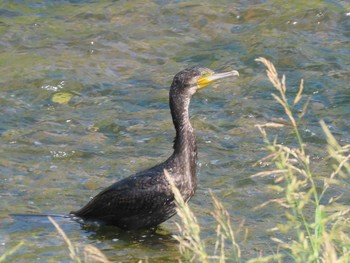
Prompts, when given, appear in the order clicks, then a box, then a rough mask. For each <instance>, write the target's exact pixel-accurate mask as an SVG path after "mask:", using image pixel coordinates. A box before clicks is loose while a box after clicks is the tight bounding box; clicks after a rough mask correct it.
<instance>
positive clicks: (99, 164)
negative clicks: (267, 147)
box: [0, 0, 350, 262]
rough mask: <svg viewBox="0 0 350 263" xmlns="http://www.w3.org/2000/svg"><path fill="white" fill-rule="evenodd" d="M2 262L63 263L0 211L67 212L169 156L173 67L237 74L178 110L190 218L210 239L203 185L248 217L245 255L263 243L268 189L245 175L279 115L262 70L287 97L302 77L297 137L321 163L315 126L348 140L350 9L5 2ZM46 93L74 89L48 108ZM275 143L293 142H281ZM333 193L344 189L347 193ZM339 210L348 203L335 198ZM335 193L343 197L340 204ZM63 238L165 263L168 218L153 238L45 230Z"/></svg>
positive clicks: (0, 24)
mask: <svg viewBox="0 0 350 263" xmlns="http://www.w3.org/2000/svg"><path fill="white" fill-rule="evenodd" d="M0 34H1V37H0V49H1V53H0V65H1V79H0V85H1V90H0V109H1V113H2V114H1V115H0V123H1V125H0V132H1V136H0V144H1V147H0V182H1V192H0V197H1V203H0V218H1V221H0V228H1V230H0V241H1V244H0V253H3V252H4V251H7V250H9V249H10V248H12V247H14V246H15V245H16V244H18V243H19V242H20V241H24V242H25V244H24V246H23V247H22V248H21V249H20V250H19V251H18V252H16V253H15V254H14V255H12V256H11V260H14V261H15V262H33V261H35V262H47V261H48V260H51V261H62V262H68V261H69V257H68V252H67V251H68V250H67V247H66V245H65V243H64V241H63V240H62V239H61V238H60V237H59V236H58V234H57V233H56V231H55V229H54V228H53V226H52V225H51V224H50V223H49V222H48V221H47V220H44V219H40V220H38V219H35V220H33V219H26V220H14V219H11V218H9V216H8V214H9V213H56V214H65V213H67V212H69V211H71V210H74V209H77V208H79V207H80V206H82V205H83V204H85V203H86V201H87V200H88V199H89V197H91V196H93V195H94V194H96V193H97V192H98V191H99V190H101V189H102V188H103V187H105V186H108V185H109V184H111V183H112V182H114V181H116V180H119V179H121V178H123V177H126V176H128V175H130V174H131V173H134V172H136V171H139V170H142V169H144V168H146V167H150V166H152V165H154V164H157V163H159V162H161V161H163V160H164V159H166V158H167V157H168V156H169V155H170V154H171V142H172V139H173V136H174V131H173V128H172V124H171V120H170V115H169V110H168V104H167V96H168V87H169V85H170V83H171V80H172V77H173V76H174V75H175V74H176V73H177V72H178V71H180V70H181V69H183V68H185V67H188V66H193V65H202V66H205V67H209V68H212V69H214V70H218V71H220V70H231V69H236V70H238V71H239V72H240V74H241V76H240V78H239V79H238V80H234V81H230V80H225V81H223V82H221V83H220V84H215V85H212V86H210V87H207V88H206V89H203V90H202V91H201V92H199V94H196V96H195V98H194V99H193V101H192V103H191V115H192V123H193V126H194V127H195V129H196V133H197V139H198V148H199V169H198V170H199V171H198V177H199V186H198V190H197V192H196V195H195V197H194V198H193V199H192V200H191V207H192V209H193V211H194V212H195V214H196V215H197V216H198V219H199V222H200V223H202V224H203V230H202V235H203V238H205V240H206V242H207V244H208V245H209V246H210V245H212V244H213V242H214V239H215V236H214V229H213V228H214V222H213V219H212V217H211V216H210V211H211V209H212V206H211V202H210V196H209V194H208V189H212V190H213V192H214V193H215V194H216V195H217V196H218V198H219V199H220V200H221V201H222V202H223V203H224V205H225V206H226V208H227V209H228V210H229V211H230V213H231V215H232V218H233V225H234V226H236V225H238V224H239V223H240V222H241V221H242V220H243V219H245V220H246V221H245V227H246V228H247V229H248V236H247V240H246V241H245V242H244V243H243V244H242V249H243V257H244V258H245V259H247V258H251V257H254V256H257V255H258V254H259V253H260V251H264V253H265V254H269V253H271V250H273V248H275V247H276V245H275V243H274V242H273V241H271V240H270V237H271V235H272V234H271V233H267V232H266V229H269V228H272V227H274V226H275V225H276V224H277V223H279V222H281V220H284V219H283V217H282V215H283V212H282V211H280V209H279V208H278V207H275V206H270V207H267V208H265V209H263V210H257V211H253V210H252V209H253V208H254V207H255V206H257V205H259V204H261V203H262V202H263V201H266V200H269V199H270V198H274V197H275V194H274V193H273V192H270V191H269V190H268V189H267V188H266V186H267V185H268V184H271V183H272V181H271V179H256V178H254V179H252V178H250V177H249V176H250V175H252V174H254V173H256V172H259V171H261V169H263V167H259V165H258V166H255V167H253V164H254V163H256V162H257V161H258V160H259V159H260V158H261V157H263V156H264V155H265V154H266V153H265V151H264V147H263V141H262V138H261V136H260V135H259V132H258V131H257V129H256V128H255V127H254V125H255V124H257V123H264V122H267V121H271V120H273V118H282V117H285V116H284V115H283V110H282V109H281V107H280V106H278V105H277V104H276V103H275V102H274V100H273V99H272V97H271V93H272V92H274V91H273V88H272V87H271V85H270V84H269V83H268V82H267V79H266V76H265V74H264V71H265V69H264V68H263V67H262V66H261V65H259V64H257V63H256V62H255V61H254V59H255V58H257V57H259V56H264V57H267V58H269V59H271V60H272V61H273V62H274V63H275V65H276V67H277V68H278V70H279V71H280V72H281V73H284V74H286V76H287V85H288V86H289V93H288V95H289V96H290V97H292V96H294V95H295V94H296V92H297V90H298V86H299V81H300V79H301V78H304V80H305V91H304V94H305V97H304V99H303V100H304V101H305V100H306V97H307V96H308V95H310V96H312V99H311V103H310V107H309V110H308V112H307V115H306V117H305V121H304V122H303V123H302V124H301V129H302V135H303V137H304V140H305V142H307V143H308V144H309V145H310V146H311V147H312V149H313V150H314V152H313V153H312V158H313V159H314V160H316V161H317V162H318V170H317V171H318V172H319V173H320V174H321V175H322V174H325V173H326V171H329V167H327V163H326V162H324V161H323V158H324V157H325V156H326V153H325V152H324V145H325V139H324V136H323V133H322V131H321V129H320V127H319V120H320V119H324V120H325V121H326V123H327V124H328V125H329V127H330V129H331V131H332V132H333V133H334V134H335V136H336V138H337V139H338V140H339V141H340V142H341V143H342V144H348V143H350V137H349V128H350V120H349V118H348V116H349V114H350V106H349V101H350V88H349V83H350V74H349V66H350V59H349V58H350V51H349V50H350V4H349V2H348V1H345V0H344V1H307V2H305V1H289V2H288V3H286V2H285V1H277V0H276V1H259V0H250V1H225V0H222V1H191V2H187V1H162V0H158V1H113V2H111V1H73V0H72V1H63V0H62V1H49V0H47V1H40V2H39V1H20V0H18V1H2V2H1V4H0ZM57 92H69V93H70V94H73V95H72V96H73V97H72V99H71V100H70V101H69V103H67V104H59V103H54V102H53V101H52V98H53V96H54V95H55V94H56V93H57ZM283 136H284V137H282V138H283V139H285V140H286V142H291V143H293V141H292V138H293V137H292V136H290V135H288V134H284V135H283ZM335 191H337V192H347V193H349V184H345V185H343V186H341V187H340V186H339V188H338V189H335ZM344 198H345V200H349V195H348V194H347V195H345V196H344ZM346 198H347V199H346ZM57 220H58V223H59V224H60V225H61V227H62V228H63V229H64V230H65V231H66V233H67V234H68V236H69V238H71V240H72V241H73V242H76V243H80V244H93V245H95V246H97V247H98V248H100V249H101V250H102V251H103V252H104V253H105V254H106V255H107V257H108V258H109V259H110V260H113V261H123V262H128V261H131V262H136V261H137V260H139V259H145V258H148V259H149V260H150V262H173V261H174V259H176V258H178V257H179V252H178V247H177V244H176V242H175V241H174V240H173V239H172V238H171V234H173V233H176V231H177V229H176V226H175V224H174V221H178V218H176V217H174V218H173V219H171V220H169V221H168V222H165V223H164V224H162V227H161V228H160V229H158V230H157V231H156V232H150V231H145V232H142V233H123V232H120V231H118V230H117V229H115V228H111V227H102V228H98V227H95V228H94V227H92V228H88V229H84V228H82V227H81V226H79V225H78V224H76V223H72V222H67V220H62V219H57Z"/></svg>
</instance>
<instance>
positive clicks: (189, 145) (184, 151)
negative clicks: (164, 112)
mask: <svg viewBox="0 0 350 263" xmlns="http://www.w3.org/2000/svg"><path fill="white" fill-rule="evenodd" d="M190 99H191V98H190V96H186V95H182V94H177V95H176V96H172V95H170V110H171V115H172V118H173V123H174V127H175V130H176V137H175V141H174V155H176V156H177V157H178V158H185V159H187V161H190V162H191V163H193V162H196V158H197V147H196V137H195V134H194V130H193V128H192V125H191V123H190V118H189V105H190Z"/></svg>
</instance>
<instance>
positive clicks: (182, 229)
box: [169, 58, 350, 263]
mask: <svg viewBox="0 0 350 263" xmlns="http://www.w3.org/2000/svg"><path fill="white" fill-rule="evenodd" d="M256 61H258V62H261V63H263V64H264V65H265V66H266V67H267V71H266V73H267V76H268V78H269V80H270V82H271V83H272V84H273V86H274V87H275V89H276V91H277V94H275V93H274V94H272V96H273V98H274V99H275V100H276V101H277V103H279V104H280V105H281V106H282V108H283V109H284V112H285V114H286V116H287V119H288V122H289V125H284V124H281V123H273V122H269V123H266V124H263V125H256V126H257V128H258V129H259V131H260V133H261V134H262V136H263V140H264V142H265V144H266V149H267V150H268V151H269V152H270V153H269V154H268V155H267V156H266V157H265V158H264V161H265V162H270V163H271V164H273V167H274V168H273V169H272V170H270V171H263V172H260V173H257V174H255V175H253V176H252V177H266V176H270V177H272V176H273V177H275V184H274V185H273V186H271V188H272V189H273V190H275V191H277V193H278V194H279V195H281V193H283V194H282V196H281V197H280V198H277V199H273V200H269V201H268V202H265V203H263V204H260V205H258V206H257V208H256V209H263V208H264V207H265V206H267V205H271V204H277V205H278V206H279V207H280V208H281V209H283V210H284V212H285V219H286V221H285V222H283V224H282V223H281V224H278V225H276V227H275V228H274V229H272V231H278V232H280V234H281V235H280V236H282V238H280V239H277V238H272V239H273V240H274V241H275V242H276V247H277V248H276V253H275V254H273V255H270V256H265V257H263V256H262V257H259V258H255V259H250V260H249V261H248V262H250V263H253V262H271V261H274V262H284V261H285V260H288V261H290V260H293V261H294V262H300V263H307V262H317V263H318V262H320V263H321V262H324V263H328V262H329V263H334V262H344V263H345V262H350V237H349V233H350V218H349V211H350V208H349V206H346V205H341V204H339V203H337V200H338V199H339V198H340V197H341V195H340V196H333V197H332V198H328V199H327V198H326V192H328V191H331V186H332V185H334V184H340V183H341V179H342V178H344V177H346V176H348V175H349V174H350V164H349V159H350V145H346V146H341V145H339V144H338V142H337V141H336V140H335V138H334V137H333V136H332V134H331V133H330V131H329V129H328V128H327V126H326V125H325V123H324V122H323V121H321V122H320V124H321V127H322V129H323V131H324V133H325V136H326V138H327V149H328V154H329V159H332V160H333V161H334V162H333V167H332V168H333V171H332V173H331V174H330V175H329V176H327V177H324V176H317V175H315V174H313V172H312V167H311V161H310V156H309V154H308V148H307V145H306V144H305V143H304V142H303V139H302V136H301V134H300V131H299V127H298V123H299V122H300V120H301V119H302V118H303V116H304V115H305V113H306V110H307V106H308V103H309V101H310V98H308V99H307V100H306V102H305V103H304V105H302V107H301V108H302V111H301V112H300V113H299V114H298V116H295V113H294V110H293V109H294V107H295V106H296V105H297V104H299V103H301V101H302V97H303V95H302V93H303V89H304V82H303V80H302V81H301V83H300V86H299V91H298V93H297V94H296V96H295V97H294V99H293V101H292V103H290V102H289V100H288V99H287V87H286V82H285V80H286V78H285V76H284V75H283V76H282V78H281V79H280V78H279V76H278V73H277V70H276V69H275V67H274V65H273V64H272V63H271V62H269V61H268V60H266V59H265V58H258V59H257V60H256ZM271 128H273V129H281V128H285V129H292V132H293V134H294V135H295V143H294V144H293V145H292V146H288V145H284V144H282V143H279V142H278V141H277V139H276V138H273V139H270V138H269V137H270V136H269V135H268V132H267V129H271ZM295 145H296V146H295ZM316 165H317V164H316ZM169 181H170V182H171V179H170V178H169ZM171 185H172V187H173V191H174V194H175V199H176V203H177V212H178V214H179V215H180V218H181V221H182V224H178V228H179V234H178V235H176V236H175V238H176V239H177V240H178V241H179V247H180V252H181V253H182V255H183V256H184V259H185V260H186V261H189V262H209V261H211V262H212V261H215V262H240V261H241V252H240V247H239V244H238V243H237V241H236V239H235V236H234V233H233V230H232V227H231V224H230V217H229V214H228V212H227V211H226V210H225V209H224V208H223V206H222V204H221V203H220V202H219V201H218V200H217V198H216V197H214V196H213V195H212V198H213V203H214V212H213V213H212V214H213V216H214V218H215V219H216V220H217V222H218V226H217V233H218V235H217V242H216V246H215V253H214V255H209V253H208V249H207V248H206V244H205V242H204V241H203V240H202V239H201V236H200V226H199V224H198V223H197V219H196V217H195V216H194V215H193V213H192V212H191V210H190V208H189V207H188V205H187V204H186V203H184V202H183V200H182V198H181V195H180V194H179V192H178V191H177V189H176V187H175V186H174V185H173V184H172V183H171ZM320 189H321V190H320ZM329 194H331V193H328V195H327V196H329ZM276 209H278V208H276ZM283 237H284V238H283ZM225 240H230V242H229V244H230V245H229V246H227V245H226V244H227V242H225ZM228 251H230V252H233V253H228ZM277 251H280V252H277Z"/></svg>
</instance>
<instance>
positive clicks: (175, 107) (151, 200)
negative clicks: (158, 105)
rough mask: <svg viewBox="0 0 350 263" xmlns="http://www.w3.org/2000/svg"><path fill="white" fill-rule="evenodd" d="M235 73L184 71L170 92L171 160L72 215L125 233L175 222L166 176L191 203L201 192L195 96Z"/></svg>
mask: <svg viewBox="0 0 350 263" xmlns="http://www.w3.org/2000/svg"><path fill="white" fill-rule="evenodd" d="M229 76H238V72H237V71H230V72H226V73H219V74H217V73H214V72H213V71H212V70H210V69H207V68H202V67H194V68H190V69H185V70H182V71H181V72H179V73H178V74H176V75H175V77H174V79H173V82H172V85H171V87H170V92H169V106H170V111H171V116H172V119H173V124H174V127H175V130H176V137H175V141H174V146H173V148H174V152H173V154H172V155H171V156H170V157H169V158H168V159H167V160H166V161H165V162H163V163H161V164H158V165H156V166H154V167H152V168H150V169H147V170H145V171H142V172H139V173H137V174H135V175H132V176H130V177H127V178H125V179H122V180H121V181H118V182H116V183H114V184H112V185H111V186H109V187H108V188H106V189H104V190H103V191H102V192H100V193H99V194H97V195H96V196H95V197H94V198H93V199H92V200H91V201H90V202H89V203H88V204H87V205H85V206H84V207H83V208H81V209H80V210H77V211H73V212H71V214H72V215H74V216H78V217H81V218H83V219H93V220H102V221H105V222H107V223H109V224H113V225H116V226H118V227H120V228H123V229H139V228H149V227H153V226H157V225H159V224H161V223H162V222H164V221H165V220H167V219H169V218H170V217H172V216H173V215H174V214H175V213H176V211H175V203H174V196H173V193H172V191H171V189H170V186H169V183H168V182H167V179H166V178H165V175H164V170H167V171H168V173H169V174H170V176H171V177H172V179H173V180H174V182H175V185H176V186H177V187H178V189H179V190H180V193H181V195H182V197H183V199H184V200H185V201H186V202H187V201H188V200H189V199H190V198H191V197H192V196H193V195H194V192H195V189H196V186H197V180H196V161H197V146H196V139H195V134H194V130H193V128H192V126H191V123H190V120H189V113H188V108H189V104H190V100H191V98H192V95H193V94H194V93H195V92H196V91H197V90H198V89H200V88H203V87H205V86H207V85H208V84H210V83H211V82H213V81H215V80H217V79H221V78H224V77H229Z"/></svg>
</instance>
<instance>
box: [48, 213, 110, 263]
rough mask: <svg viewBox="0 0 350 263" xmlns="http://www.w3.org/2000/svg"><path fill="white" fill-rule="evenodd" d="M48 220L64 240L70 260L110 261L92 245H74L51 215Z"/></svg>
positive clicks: (77, 261) (103, 262)
mask: <svg viewBox="0 0 350 263" xmlns="http://www.w3.org/2000/svg"><path fill="white" fill-rule="evenodd" d="M48 218H49V220H50V222H51V223H52V224H53V225H54V226H55V228H56V230H57V232H58V233H59V234H60V235H61V236H62V238H63V240H64V241H65V242H66V244H67V247H68V250H69V252H70V253H69V256H70V258H71V262H76V263H82V262H85V263H90V262H91V263H95V262H101V263H110V262H111V261H109V260H108V259H107V257H106V256H105V255H104V254H103V253H102V252H101V251H100V250H99V249H98V248H96V247H94V246H92V245H84V246H80V245H76V244H74V243H73V242H72V241H71V240H70V239H69V238H68V236H67V235H66V233H65V232H64V231H63V230H62V228H61V227H60V226H59V225H58V224H57V223H56V221H55V220H53V218H52V217H50V216H49V217H48Z"/></svg>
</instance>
